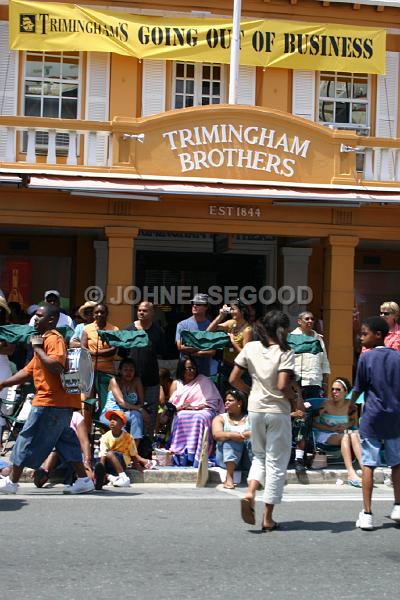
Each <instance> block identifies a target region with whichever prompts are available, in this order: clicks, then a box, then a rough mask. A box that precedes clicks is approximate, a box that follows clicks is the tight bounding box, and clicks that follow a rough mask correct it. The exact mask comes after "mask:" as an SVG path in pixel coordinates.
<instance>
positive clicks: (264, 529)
mask: <svg viewBox="0 0 400 600" xmlns="http://www.w3.org/2000/svg"><path fill="white" fill-rule="evenodd" d="M276 529H281V525H280V523H276V522H275V523H274V524H273V525H271V527H265V525H261V532H262V533H270V532H271V531H275V530H276Z"/></svg>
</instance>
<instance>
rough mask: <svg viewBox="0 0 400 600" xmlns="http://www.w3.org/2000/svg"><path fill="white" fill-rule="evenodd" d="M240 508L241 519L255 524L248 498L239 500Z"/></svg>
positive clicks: (252, 509) (252, 508)
mask: <svg viewBox="0 0 400 600" xmlns="http://www.w3.org/2000/svg"><path fill="white" fill-rule="evenodd" d="M240 510H241V515H242V519H243V521H244V522H245V523H247V524H248V525H255V524H256V515H255V512H254V507H253V506H252V503H251V500H250V498H242V499H241V501H240Z"/></svg>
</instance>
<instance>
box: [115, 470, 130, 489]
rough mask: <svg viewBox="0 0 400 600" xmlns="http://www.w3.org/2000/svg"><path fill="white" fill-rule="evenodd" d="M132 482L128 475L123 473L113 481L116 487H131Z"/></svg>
mask: <svg viewBox="0 0 400 600" xmlns="http://www.w3.org/2000/svg"><path fill="white" fill-rule="evenodd" d="M130 485H131V480H130V479H129V477H128V475H127V474H126V473H121V474H120V475H119V476H118V477H117V479H116V480H115V481H113V486H114V487H129V486H130Z"/></svg>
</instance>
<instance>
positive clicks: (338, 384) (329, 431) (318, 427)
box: [313, 377, 362, 488]
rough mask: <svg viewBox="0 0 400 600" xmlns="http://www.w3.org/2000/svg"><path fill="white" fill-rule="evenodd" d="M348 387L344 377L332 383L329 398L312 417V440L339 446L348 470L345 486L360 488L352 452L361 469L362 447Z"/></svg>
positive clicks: (354, 407) (356, 417)
mask: <svg viewBox="0 0 400 600" xmlns="http://www.w3.org/2000/svg"><path fill="white" fill-rule="evenodd" d="M350 390H351V384H350V381H348V379H346V378H345V377H336V379H334V381H333V383H332V388H331V394H330V397H329V398H327V399H326V400H324V402H323V403H322V404H321V406H320V408H319V411H318V415H315V417H314V423H313V428H314V438H315V441H316V442H317V444H318V443H319V444H332V445H333V446H340V451H341V454H342V457H343V462H344V466H345V467H346V470H347V483H348V484H349V485H352V486H353V487H357V488H360V487H361V479H359V477H358V475H357V473H356V471H355V469H354V467H353V452H354V454H355V457H356V459H357V461H358V464H359V465H360V466H362V465H361V446H360V436H359V433H358V416H357V407H356V405H355V404H354V402H351V401H350V400H349V399H348V397H347V396H348V394H349V392H350Z"/></svg>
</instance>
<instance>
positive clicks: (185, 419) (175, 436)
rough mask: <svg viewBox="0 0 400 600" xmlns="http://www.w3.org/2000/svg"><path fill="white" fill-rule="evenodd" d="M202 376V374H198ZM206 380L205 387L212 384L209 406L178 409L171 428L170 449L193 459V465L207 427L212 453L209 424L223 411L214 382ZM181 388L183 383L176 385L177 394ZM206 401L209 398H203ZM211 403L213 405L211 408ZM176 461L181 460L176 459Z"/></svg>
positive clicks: (209, 450)
mask: <svg viewBox="0 0 400 600" xmlns="http://www.w3.org/2000/svg"><path fill="white" fill-rule="evenodd" d="M198 377H199V378H203V377H204V376H203V375H199V376H198ZM204 380H207V383H206V387H207V389H210V386H212V388H211V389H212V396H213V399H212V400H211V402H209V403H210V407H207V408H203V409H200V410H184V409H183V410H178V412H177V413H176V415H175V417H174V421H173V423H172V430H171V441H170V451H171V452H173V453H174V454H175V455H178V456H179V457H186V458H187V459H188V460H189V461H193V466H195V467H197V466H198V463H199V459H200V454H201V445H202V441H203V435H204V430H205V428H206V427H208V454H209V455H210V454H211V453H212V449H213V437H212V433H211V424H212V421H213V418H214V417H215V416H216V415H217V414H219V413H221V412H223V411H224V405H223V402H222V399H221V396H220V395H219V392H218V390H217V388H215V386H214V384H213V383H212V382H211V381H210V380H209V379H207V378H206V377H204ZM182 389H183V384H182V383H180V385H178V389H177V392H176V393H177V394H179V393H180V391H181V390H182ZM204 401H205V402H207V401H209V399H208V398H207V397H205V398H204ZM211 405H213V406H214V407H213V408H211ZM176 462H179V463H180V464H181V462H180V461H179V460H178V461H176Z"/></svg>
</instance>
